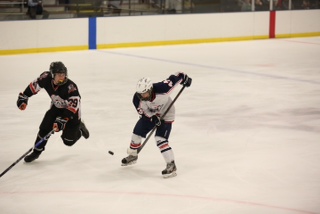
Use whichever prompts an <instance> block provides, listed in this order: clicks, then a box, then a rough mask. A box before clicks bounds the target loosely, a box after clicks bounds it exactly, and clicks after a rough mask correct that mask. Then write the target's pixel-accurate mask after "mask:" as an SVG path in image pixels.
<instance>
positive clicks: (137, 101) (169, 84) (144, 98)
mask: <svg viewBox="0 0 320 214" xmlns="http://www.w3.org/2000/svg"><path fill="white" fill-rule="evenodd" d="M191 82H192V79H191V78H190V77H188V75H186V74H184V73H182V72H178V73H176V74H174V75H171V76H170V77H169V78H167V79H166V80H164V81H162V82H158V83H152V82H151V80H150V78H146V77H144V78H141V79H140V80H139V81H138V83H137V86H136V93H135V94H134V96H133V104H134V106H135V108H136V110H137V112H138V114H139V115H140V118H139V120H138V121H137V123H136V125H135V127H134V129H133V134H132V137H131V143H130V146H129V148H128V149H127V153H128V155H129V156H128V157H126V158H123V159H122V166H127V165H131V164H134V163H136V162H137V160H138V149H139V147H140V146H141V141H142V138H145V137H146V135H147V134H148V133H149V132H150V131H151V130H152V129H153V128H154V127H155V126H156V132H155V140H156V144H157V146H158V148H159V149H160V152H161V154H162V156H163V158H164V160H165V162H166V164H167V166H166V168H165V169H164V170H163V171H162V175H163V176H164V177H173V176H175V175H176V170H177V167H176V164H175V159H174V154H173V151H172V148H171V147H170V146H169V142H168V140H169V136H170V132H171V128H172V123H173V121H174V119H175V108H174V105H172V106H171V108H170V109H169V111H168V112H167V114H166V115H164V117H163V114H164V112H165V111H166V110H167V108H168V107H169V106H170V104H171V102H172V99H171V97H170V95H169V94H170V92H171V91H172V90H173V89H174V88H175V86H177V85H178V84H179V83H180V84H182V85H184V86H186V87H189V86H190V85H191Z"/></svg>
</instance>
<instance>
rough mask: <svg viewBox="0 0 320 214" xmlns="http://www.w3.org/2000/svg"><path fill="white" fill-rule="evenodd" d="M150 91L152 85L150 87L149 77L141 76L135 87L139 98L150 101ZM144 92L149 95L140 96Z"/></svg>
mask: <svg viewBox="0 0 320 214" xmlns="http://www.w3.org/2000/svg"><path fill="white" fill-rule="evenodd" d="M152 91H153V87H152V82H151V79H150V78H148V77H143V78H141V79H140V80H139V81H138V83H137V87H136V93H137V95H138V97H139V99H140V100H143V101H150V100H151V98H152ZM145 93H148V94H149V96H148V97H146V98H144V97H142V94H145Z"/></svg>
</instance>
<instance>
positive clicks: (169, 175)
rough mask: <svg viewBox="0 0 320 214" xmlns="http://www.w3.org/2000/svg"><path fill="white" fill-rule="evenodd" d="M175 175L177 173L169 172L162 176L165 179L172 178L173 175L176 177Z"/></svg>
mask: <svg viewBox="0 0 320 214" xmlns="http://www.w3.org/2000/svg"><path fill="white" fill-rule="evenodd" d="M176 176H177V173H176V172H173V173H171V174H166V175H163V178H165V179H167V178H173V177H176Z"/></svg>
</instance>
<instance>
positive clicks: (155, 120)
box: [151, 115, 161, 126]
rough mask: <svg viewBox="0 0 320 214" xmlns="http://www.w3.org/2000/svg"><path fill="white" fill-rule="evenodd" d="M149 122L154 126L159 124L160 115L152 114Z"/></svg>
mask: <svg viewBox="0 0 320 214" xmlns="http://www.w3.org/2000/svg"><path fill="white" fill-rule="evenodd" d="M151 122H153V124H154V125H155V126H161V120H160V117H158V116H157V115H153V116H152V117H151Z"/></svg>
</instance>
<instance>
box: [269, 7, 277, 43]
mask: <svg viewBox="0 0 320 214" xmlns="http://www.w3.org/2000/svg"><path fill="white" fill-rule="evenodd" d="M269 27H270V28H269V38H276V11H270V23H269Z"/></svg>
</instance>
